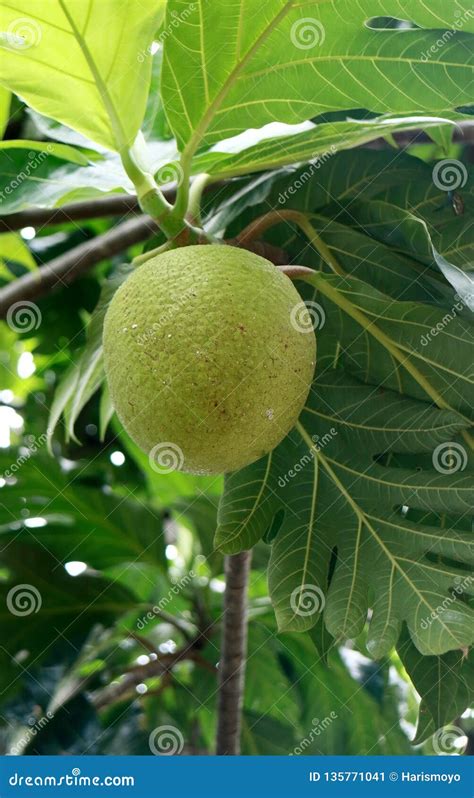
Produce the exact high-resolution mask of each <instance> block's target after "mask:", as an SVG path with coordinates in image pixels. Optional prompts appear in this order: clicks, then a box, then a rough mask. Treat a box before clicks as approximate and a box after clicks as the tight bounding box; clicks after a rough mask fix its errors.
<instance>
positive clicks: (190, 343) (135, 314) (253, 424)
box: [104, 245, 316, 474]
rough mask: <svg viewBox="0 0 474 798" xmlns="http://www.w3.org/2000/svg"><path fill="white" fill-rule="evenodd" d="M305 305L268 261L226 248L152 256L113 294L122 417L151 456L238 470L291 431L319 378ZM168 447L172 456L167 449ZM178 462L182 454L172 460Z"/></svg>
mask: <svg viewBox="0 0 474 798" xmlns="http://www.w3.org/2000/svg"><path fill="white" fill-rule="evenodd" d="M301 302H302V300H301V297H300V296H299V294H298V292H297V291H296V289H295V288H294V286H293V284H292V283H291V282H290V280H289V279H288V277H286V276H285V275H284V274H282V273H281V272H279V271H278V269H276V268H275V266H274V265H273V264H272V263H269V262H268V261H267V260H265V259H264V258H261V257H259V256H258V255H255V254H253V253H250V252H247V251H245V250H242V249H237V248H235V247H230V246H227V245H203V246H191V247H183V248H180V249H174V250H171V251H170V252H166V253H164V254H162V255H158V256H157V257H155V258H151V259H150V260H149V261H147V262H146V263H145V264H144V265H143V266H141V267H140V268H139V269H138V270H137V271H136V272H134V273H133V274H132V275H131V276H130V277H129V278H128V279H127V280H126V282H125V283H123V285H122V286H121V287H120V288H119V290H118V291H117V293H116V294H115V296H114V298H113V299H112V302H111V304H110V306H109V309H108V311H107V314H106V318H105V323H104V354H105V370H106V374H107V378H108V382H109V387H110V392H111V398H112V401H113V404H114V406H115V409H116V411H117V414H118V416H119V418H120V420H121V421H122V423H123V425H124V427H125V429H126V430H127V431H128V433H129V434H130V436H131V437H132V438H133V440H134V441H135V442H136V443H137V444H138V445H139V446H140V447H141V448H142V449H143V450H144V451H145V452H147V453H148V454H150V452H151V451H152V450H154V451H156V452H157V453H158V454H160V446H163V457H165V456H166V451H165V450H166V446H168V448H169V449H170V450H171V452H172V453H173V452H174V453H175V461H176V462H175V466H176V467H178V468H179V469H180V470H182V471H188V472H191V473H197V474H219V473H222V472H226V471H235V470H237V469H239V468H242V467H243V466H245V465H248V464H249V463H252V462H253V461H254V460H257V459H258V458H260V457H262V456H263V455H264V454H266V453H267V452H269V451H270V450H271V449H273V448H274V447H275V446H276V445H277V444H278V443H279V442H280V441H281V440H282V439H283V438H284V436H285V435H286V434H287V433H288V432H289V430H290V429H291V427H292V426H293V425H294V424H295V422H296V420H297V418H298V415H299V413H300V411H301V409H302V407H303V405H304V402H305V399H306V397H307V395H308V392H309V389H310V386H311V381H312V377H313V372H314V366H315V358H316V341H315V337H314V333H313V331H312V330H311V329H310V330H309V332H307V331H305V332H302V331H301V329H299V328H298V327H297V326H295V325H294V322H293V323H292V316H291V314H292V311H294V309H295V307H296V306H301ZM165 444H166V446H165ZM176 453H178V454H176Z"/></svg>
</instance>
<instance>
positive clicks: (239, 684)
mask: <svg viewBox="0 0 474 798" xmlns="http://www.w3.org/2000/svg"><path fill="white" fill-rule="evenodd" d="M251 559H252V552H251V551H242V552H240V553H239V554H232V555H229V556H228V557H226V559H225V573H226V589H225V596H224V621H223V625H222V642H221V658H220V662H219V702H218V721H217V745H216V753H217V755H218V756H226V755H227V756H238V755H239V754H240V729H241V713H242V703H243V694H244V682H245V662H246V656H247V588H248V578H249V572H250V562H251Z"/></svg>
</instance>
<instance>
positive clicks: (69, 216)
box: [0, 191, 174, 233]
mask: <svg viewBox="0 0 474 798" xmlns="http://www.w3.org/2000/svg"><path fill="white" fill-rule="evenodd" d="M173 194H174V192H173V191H169V192H168V197H169V198H170V199H172V197H173ZM128 213H141V210H140V208H139V205H138V200H137V198H136V196H134V195H131V194H112V195H111V196H109V197H98V198H96V199H92V200H84V201H82V202H71V203H70V204H69V205H63V206H62V207H61V208H29V209H28V210H26V211H20V212H19V213H11V214H9V215H7V216H0V233H5V232H10V231H12V230H21V228H22V227H45V226H47V225H50V224H64V222H75V221H82V220H84V219H97V218H99V217H101V216H125V215H126V214H128Z"/></svg>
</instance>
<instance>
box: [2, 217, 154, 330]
mask: <svg viewBox="0 0 474 798" xmlns="http://www.w3.org/2000/svg"><path fill="white" fill-rule="evenodd" d="M157 230H158V228H157V226H156V225H155V223H154V221H153V220H152V219H151V218H150V217H149V216H139V217H137V218H136V219H128V220H127V221H126V222H124V223H123V224H120V225H117V227H113V228H112V229H111V230H108V231H107V232H106V233H104V234H103V235H101V236H97V237H96V238H93V239H91V240H90V241H86V242H85V243H83V244H79V245H78V246H77V247H74V248H73V249H70V250H69V251H68V252H65V253H63V254H62V255H59V256H58V257H57V258H54V259H53V260H52V261H50V262H49V263H47V264H46V265H45V266H42V267H41V268H39V269H36V270H35V271H32V272H28V274H24V275H23V276H22V277H19V278H18V280H15V281H14V282H11V283H8V285H6V286H5V287H4V288H2V289H1V290H0V318H5V316H6V314H7V311H8V308H9V307H10V306H11V305H12V304H13V303H14V302H19V301H25V300H33V299H37V298H39V297H41V296H43V295H44V294H46V293H49V291H52V290H53V289H54V288H58V287H59V286H61V285H68V284H69V283H71V282H73V280H75V279H76V278H77V277H79V276H80V275H81V274H83V273H84V272H86V271H87V270H88V269H90V268H91V266H94V265H95V264H96V263H99V261H101V260H104V258H110V257H111V256H112V255H117V254H118V253H119V252H123V250H125V249H127V248H128V247H130V246H132V244H138V243H139V242H141V241H145V240H146V239H147V238H150V236H152V235H153V233H156V231H157Z"/></svg>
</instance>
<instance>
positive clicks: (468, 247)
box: [0, 0, 474, 754]
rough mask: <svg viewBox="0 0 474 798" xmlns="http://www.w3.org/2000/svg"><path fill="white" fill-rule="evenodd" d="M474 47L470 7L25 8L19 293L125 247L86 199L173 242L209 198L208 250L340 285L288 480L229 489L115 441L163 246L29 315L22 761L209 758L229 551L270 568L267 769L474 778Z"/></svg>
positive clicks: (14, 631)
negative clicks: (127, 366) (349, 766)
mask: <svg viewBox="0 0 474 798" xmlns="http://www.w3.org/2000/svg"><path fill="white" fill-rule="evenodd" d="M104 29H106V30H107V38H106V41H105V40H104ZM473 33H474V16H473V14H472V11H471V9H470V7H469V5H468V4H467V2H463V1H460V2H451V0H432V2H431V3H430V4H429V8H428V6H426V5H423V4H414V3H412V2H408V0H406V1H405V2H403V1H401V0H397V2H394V1H393V2H392V0H363V1H362V0H361V2H359V3H358V4H357V6H354V4H353V3H351V2H349V0H347V2H346V1H345V0H332V1H331V2H326V3H316V2H307V3H304V4H301V3H296V2H292V1H291V0H290V1H289V2H284V1H283V0H264V1H263V2H262V0H259V2H258V3H257V2H254V1H253V0H247V1H246V2H243V0H232V2H226V3H225V4H220V3H214V2H206V0H202V2H196V3H188V2H187V0H168V3H167V4H166V8H165V4H164V3H163V2H159V1H158V0H141V2H140V4H139V5H137V4H136V3H133V2H131V0H120V2H117V1H116V0H114V2H112V0H91V2H89V3H85V2H84V3H83V2H82V0H44V2H42V4H41V13H40V12H39V11H38V13H36V12H35V11H33V9H32V8H31V3H26V2H25V0H10V2H9V3H8V5H6V4H2V5H1V6H0V48H1V60H0V84H1V87H0V123H1V129H2V132H3V134H4V135H3V141H2V142H1V143H0V164H1V167H0V214H1V217H2V218H1V223H2V227H1V230H2V232H1V234H0V279H1V280H2V285H3V286H4V287H5V290H6V289H11V288H12V287H14V286H15V284H16V283H17V281H19V282H18V285H20V286H21V285H23V284H24V282H23V283H22V282H21V281H22V280H24V278H25V276H26V275H28V274H32V275H34V274H35V273H36V272H37V271H38V269H40V268H41V267H42V266H43V265H44V264H45V263H48V262H56V259H58V258H59V257H60V256H62V255H64V254H67V253H70V252H74V251H75V250H74V248H75V247H77V246H80V245H84V244H86V243H87V242H88V243H92V244H93V243H94V242H95V241H100V240H102V238H101V237H102V236H103V235H104V234H107V232H108V231H110V230H120V229H121V227H120V226H121V225H123V224H124V221H123V219H122V218H120V216H118V215H114V216H112V217H110V216H108V215H107V214H105V213H103V214H99V215H97V214H95V213H92V211H91V213H90V215H89V216H88V215H87V212H86V213H85V214H83V216H82V217H81V218H80V219H79V218H74V217H73V215H71V217H68V216H67V212H68V209H69V203H71V202H77V201H87V202H89V203H92V202H93V201H94V200H96V199H97V198H102V199H107V198H110V197H113V196H114V195H117V196H119V195H120V196H121V195H122V194H123V192H128V193H129V195H130V196H131V197H134V196H135V195H136V196H137V197H138V199H139V200H140V202H141V204H142V207H144V208H145V210H147V211H149V212H151V213H152V215H153V216H155V217H156V216H158V215H159V213H158V212H157V209H158V210H159V211H160V213H161V214H163V219H164V221H163V228H164V233H166V234H169V233H170V232H171V233H175V232H176V231H177V230H178V229H179V230H181V229H182V226H183V220H184V216H185V213H186V210H187V208H188V206H189V200H190V197H189V193H191V207H192V209H193V212H195V211H196V207H195V206H196V203H197V205H198V206H200V207H199V214H198V215H200V217H201V222H202V225H203V228H204V231H205V234H206V236H209V237H210V236H215V237H217V238H222V239H226V240H232V241H233V242H234V243H235V239H236V237H238V236H239V235H241V234H242V231H245V230H247V231H248V225H250V224H252V223H253V222H255V220H257V219H261V217H265V219H267V221H268V224H267V223H265V224H264V225H263V226H262V225H260V232H259V240H260V244H261V245H262V246H265V247H266V248H267V249H266V250H265V251H271V252H272V253H278V254H279V256H280V257H284V260H283V261H282V262H285V263H291V264H304V265H306V266H309V267H311V268H312V269H314V275H311V276H310V277H309V278H308V279H307V280H306V281H305V282H304V283H303V282H301V283H298V287H299V289H300V290H301V293H302V295H303V296H304V298H305V300H306V302H307V306H308V308H309V310H310V312H311V314H312V318H313V322H314V326H315V328H316V335H317V341H318V366H317V372H316V376H315V382H314V384H313V388H312V391H311V394H310V397H309V399H308V403H307V407H306V408H305V410H304V411H303V413H302V416H301V418H300V421H299V424H298V426H297V427H296V428H295V429H294V430H293V431H292V432H291V433H290V435H289V436H288V437H287V438H286V439H285V440H284V441H283V442H282V443H281V444H280V446H279V447H277V449H276V450H275V451H274V452H272V453H270V455H268V456H267V457H266V458H263V459H262V460H260V461H258V462H257V463H255V464H253V465H251V466H249V467H248V468H246V469H244V470H243V471H241V472H239V473H236V474H232V475H230V476H227V477H226V478H225V480H223V479H222V478H217V479H213V478H198V477H191V476H188V475H183V474H180V473H177V472H173V473H167V474H164V473H159V469H157V468H156V467H153V466H154V464H153V463H151V464H150V462H149V460H148V456H147V455H146V454H143V453H142V452H140V451H139V450H138V449H137V448H136V446H135V445H134V444H133V442H132V441H131V440H130V439H129V438H128V437H127V435H126V433H125V432H124V430H123V429H121V427H120V424H119V422H118V420H117V419H116V417H115V416H114V413H113V407H112V406H111V404H110V399H109V397H108V393H107V389H106V386H105V384H104V375H103V365H102V348H101V334H102V322H103V317H104V314H105V310H106V308H107V304H108V302H109V301H110V298H111V296H113V292H114V291H115V290H116V288H117V287H118V285H120V283H121V282H122V281H123V280H124V279H125V278H126V276H127V275H128V273H129V272H130V270H131V268H133V267H132V266H131V263H130V262H131V260H132V259H133V257H136V256H139V255H140V254H141V253H142V251H143V248H144V246H145V249H149V248H151V247H156V246H158V245H160V244H162V243H163V242H164V240H165V236H164V233H163V231H160V232H158V230H157V229H156V228H153V234H152V235H151V237H150V231H147V232H146V234H145V231H144V232H143V235H142V237H141V238H140V239H139V240H140V241H143V240H145V239H146V238H149V241H148V242H147V243H146V244H145V245H143V243H134V244H133V245H129V244H130V242H129V241H128V240H125V241H124V244H123V246H122V247H121V248H120V247H119V248H118V249H114V252H113V253H112V254H111V253H110V251H109V250H107V248H105V249H104V251H103V252H102V253H99V256H98V257H96V259H95V261H94V263H93V268H92V269H90V270H88V271H85V270H84V271H83V273H82V274H81V275H80V276H79V275H74V276H75V277H76V280H75V282H74V286H73V287H69V286H67V285H66V280H65V281H64V283H63V284H61V281H60V280H58V281H57V284H56V286H55V289H56V290H55V291H54V292H52V293H50V294H48V295H45V296H38V297H37V296H36V295H31V296H30V295H29V298H28V299H27V300H22V301H23V306H21V307H17V306H16V304H15V303H14V304H12V303H11V302H8V303H7V307H6V308H5V314H4V315H5V316H6V319H7V321H6V323H4V324H2V328H1V332H0V335H1V349H2V355H1V361H0V373H1V385H0V389H1V393H0V400H1V402H2V404H1V407H0V415H1V421H2V429H4V430H5V437H4V439H2V446H3V449H2V454H1V457H0V461H1V462H0V474H1V475H2V478H1V480H0V485H1V487H0V497H1V499H0V536H1V542H0V550H1V570H0V594H1V595H0V618H1V630H2V644H1V646H0V665H1V668H0V673H1V676H0V696H1V698H0V701H1V706H0V713H1V716H2V720H3V728H2V731H1V744H2V746H3V749H4V750H5V751H12V752H14V753H64V752H68V753H86V752H87V753H102V754H104V753H109V754H117V753H120V754H124V753H150V751H151V752H152V753H157V751H156V746H157V745H158V743H157V742H156V740H157V739H158V738H157V737H156V733H157V730H160V729H162V728H163V727H169V728H171V729H173V732H172V737H173V744H174V743H176V746H177V749H178V750H179V752H184V753H201V752H212V751H213V748H214V737H215V725H216V694H217V681H216V665H217V662H218V660H219V634H220V621H221V617H222V592H223V589H224V586H225V583H224V580H223V554H224V553H225V554H231V553H235V552H238V551H241V550H243V549H247V548H249V547H251V546H253V547H254V553H253V563H252V571H251V578H250V586H249V606H250V626H249V653H248V664H247V679H246V688H245V698H244V711H243V729H242V752H243V753H245V754H300V753H305V754H309V753H332V754H358V753H367V754H369V753H372V754H373V753H409V752H412V753H422V752H432V751H433V750H434V751H435V752H436V753H446V752H453V751H460V750H464V747H465V738H464V735H468V734H469V732H470V727H469V724H470V722H471V721H470V715H469V713H467V714H466V712H465V710H466V708H467V707H468V705H469V689H470V686H472V678H471V673H472V670H471V669H472V664H471V663H470V660H469V656H468V651H469V646H470V643H471V642H472V632H473V628H474V624H473V614H472V608H471V606H470V602H471V599H470V595H471V594H472V584H473V582H472V577H471V576H470V571H469V566H470V565H472V557H473V554H472V529H471V517H470V513H471V508H472V506H473V480H472V453H471V438H470V434H469V428H470V426H471V423H472V419H471V416H472V406H473V402H472V398H473V392H472V383H473V376H474V375H473V373H472V317H471V311H472V307H473V304H474V300H473V296H474V293H473V290H472V278H471V274H470V272H471V271H472V263H473V251H472V250H473V240H472V225H473V218H474V193H473V192H474V189H473V186H474V181H473V179H472V166H471V162H472V145H471V143H470V142H471V140H472V127H471V124H470V117H471V115H472V107H470V105H469V104H470V103H471V102H472V67H471V65H470V63H469V62H470V59H471V58H472V52H473ZM223 41H224V42H225V47H223V44H222V43H223ZM203 173H204V174H207V175H208V178H206V190H205V193H204V194H203V195H202V197H201V195H200V193H199V192H198V191H197V190H196V186H198V187H200V188H201V189H202V185H203V182H204V181H203V180H202V179H201V178H199V180H196V181H195V182H194V183H193V184H191V192H189V185H190V178H192V177H193V176H196V175H202V174H203ZM170 184H172V186H171V187H172V188H173V187H176V189H177V190H176V192H175V193H174V195H173V197H174V199H175V205H174V208H173V209H171V208H170V206H169V205H168V203H167V201H166V199H165V196H164V194H162V192H161V190H160V189H162V188H163V186H165V187H166V190H168V189H169V188H170ZM173 191H174V188H173ZM167 195H168V196H171V194H170V192H169V191H168V193H167ZM150 196H153V200H154V204H153V205H150V202H149V198H150ZM89 207H91V206H89ZM57 208H66V212H65V216H64V217H63V218H62V219H61V221H60V222H58V220H57V219H56V221H55V220H51V219H47V218H46V220H45V221H43V222H41V223H38V224H33V222H32V220H34V218H35V217H34V213H35V212H36V209H45V210H46V211H47V210H48V209H57ZM135 210H137V208H136V207H135ZM19 212H23V214H24V215H23V216H22V217H19V218H20V221H19V222H18V223H15V219H18V217H16V216H15V214H18V213H19ZM31 213H33V216H31V215H30V216H28V214H31ZM269 214H271V217H269V216H268V215H269ZM36 218H37V217H36ZM28 219H29V220H30V222H31V223H28ZM194 221H195V222H196V223H197V215H196V214H195V215H194ZM129 223H130V222H129V221H128V222H125V224H129ZM188 232H189V231H188ZM104 246H105V245H104ZM269 247H271V250H270V249H269ZM116 253H117V254H116ZM72 260H74V258H73V259H72ZM73 267H74V264H73V263H71V264H70V268H71V269H73ZM63 276H64V275H63ZM20 299H21V298H20ZM31 299H34V300H35V301H34V302H31ZM24 301H26V303H27V304H26V305H25V304H24ZM7 432H8V433H9V434H6V433H7ZM48 447H49V449H50V453H49V454H48ZM216 529H217V533H216V537H214V533H215V531H216ZM25 586H26V588H27V594H26V602H27V603H26V604H20V603H18V595H19V593H18V589H19V588H20V587H22V588H24V587H25ZM15 597H16V598H15ZM14 601H15V602H16V603H14V606H13V609H14V610H15V611H12V603H13V602H14ZM308 602H309V604H308ZM308 608H309V609H308ZM420 698H421V704H420V706H418V704H419V699H420ZM461 716H462V717H461ZM447 724H448V725H447ZM453 724H454V725H453ZM415 729H416V731H415ZM433 734H434V737H432V735H433ZM158 737H159V735H158ZM151 741H152V742H151ZM153 741H155V742H154V743H153ZM153 745H155V748H154V747H153ZM161 745H162V744H161V743H160V744H159V745H158V748H159V750H158V753H163V750H161V748H160V746H161ZM420 746H421V747H420Z"/></svg>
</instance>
